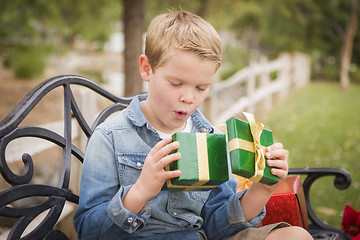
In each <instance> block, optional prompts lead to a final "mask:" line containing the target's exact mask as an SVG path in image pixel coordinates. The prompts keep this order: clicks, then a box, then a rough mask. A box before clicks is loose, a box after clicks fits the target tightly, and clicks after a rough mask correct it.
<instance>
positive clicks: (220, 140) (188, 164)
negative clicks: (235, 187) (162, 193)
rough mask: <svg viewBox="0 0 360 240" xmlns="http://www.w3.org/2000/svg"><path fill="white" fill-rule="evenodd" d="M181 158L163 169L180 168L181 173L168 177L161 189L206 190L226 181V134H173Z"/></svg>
mask: <svg viewBox="0 0 360 240" xmlns="http://www.w3.org/2000/svg"><path fill="white" fill-rule="evenodd" d="M173 141H178V142H179V143H180V147H179V148H178V149H177V150H176V151H175V152H180V153H181V159H179V160H178V161H174V162H172V163H170V164H169V165H168V166H166V167H165V170H167V171H169V170H171V171H173V170H176V169H179V170H181V176H180V177H177V178H172V179H169V180H167V182H166V183H165V185H164V187H163V190H170V191H206V190H210V189H211V188H215V187H217V186H219V185H220V184H222V183H224V182H226V181H228V180H229V170H228V164H227V150H226V137H225V135H224V134H206V133H175V134H174V135H173Z"/></svg>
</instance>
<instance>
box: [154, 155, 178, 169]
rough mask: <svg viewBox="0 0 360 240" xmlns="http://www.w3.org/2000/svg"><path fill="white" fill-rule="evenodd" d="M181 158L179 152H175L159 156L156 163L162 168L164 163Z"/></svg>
mask: <svg viewBox="0 0 360 240" xmlns="http://www.w3.org/2000/svg"><path fill="white" fill-rule="evenodd" d="M180 158H181V153H179V152H176V153H173V154H170V155H167V156H165V157H163V158H161V159H160V160H159V161H158V162H157V164H158V166H159V168H164V167H165V166H166V165H168V164H169V163H171V162H173V161H177V160H179V159H180Z"/></svg>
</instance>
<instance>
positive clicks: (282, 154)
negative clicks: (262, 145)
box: [265, 148, 286, 160]
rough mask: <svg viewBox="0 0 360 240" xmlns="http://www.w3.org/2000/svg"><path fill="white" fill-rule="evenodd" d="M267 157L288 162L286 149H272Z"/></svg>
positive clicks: (266, 154)
mask: <svg viewBox="0 0 360 240" xmlns="http://www.w3.org/2000/svg"><path fill="white" fill-rule="evenodd" d="M265 157H266V158H267V159H280V160H286V151H285V150H284V149H282V148H281V149H271V151H268V152H266V153H265Z"/></svg>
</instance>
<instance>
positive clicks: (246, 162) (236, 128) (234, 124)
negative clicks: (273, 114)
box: [226, 113, 279, 185]
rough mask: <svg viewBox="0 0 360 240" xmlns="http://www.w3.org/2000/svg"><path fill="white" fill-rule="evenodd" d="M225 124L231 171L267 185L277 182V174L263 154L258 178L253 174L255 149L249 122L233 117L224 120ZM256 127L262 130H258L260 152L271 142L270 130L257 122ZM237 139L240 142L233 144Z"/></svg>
mask: <svg viewBox="0 0 360 240" xmlns="http://www.w3.org/2000/svg"><path fill="white" fill-rule="evenodd" d="M244 114H247V113H244ZM249 115H251V114H249ZM251 117H252V115H251ZM253 121H255V120H253ZM226 126H227V135H228V141H229V152H230V163H231V171H232V173H234V174H238V175H240V176H243V177H245V178H249V179H250V180H252V181H254V182H260V183H264V184H267V185H273V184H275V183H277V182H278V181H279V179H278V177H277V176H274V175H273V174H272V173H271V172H270V171H271V168H272V167H269V166H268V165H267V164H266V160H267V159H266V157H265V156H264V159H265V166H264V167H265V168H264V169H263V172H262V173H261V174H260V176H257V177H258V178H256V177H255V176H254V175H255V171H256V169H255V168H256V167H255V164H256V163H255V151H256V150H254V149H255V147H254V138H253V134H252V131H251V129H250V124H249V123H248V122H245V121H242V120H240V119H237V118H234V117H233V118H230V119H229V120H227V121H226ZM257 127H259V128H261V129H260V130H262V131H259V134H261V135H260V144H259V146H260V145H261V147H260V149H261V151H262V152H264V150H263V149H264V148H265V147H267V146H270V145H272V144H273V137H272V131H270V130H267V129H262V128H263V125H262V124H261V123H257ZM239 139H240V141H241V143H236V144H235V145H234V144H233V143H234V142H236V141H237V140H239ZM243 140H245V141H243ZM250 143H251V144H250ZM247 145H250V147H247ZM251 145H252V147H251ZM244 146H245V147H244ZM250 148H253V149H250ZM254 177H255V178H254Z"/></svg>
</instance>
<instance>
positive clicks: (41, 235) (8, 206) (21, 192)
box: [0, 75, 131, 239]
mask: <svg viewBox="0 0 360 240" xmlns="http://www.w3.org/2000/svg"><path fill="white" fill-rule="evenodd" d="M71 85H80V86H83V87H85V88H88V89H90V90H92V91H94V92H96V93H97V94H99V95H101V96H103V97H104V98H107V99H109V100H110V101H112V102H113V103H114V104H113V105H111V106H109V107H108V108H106V109H105V110H103V111H102V112H101V113H100V114H99V115H98V116H97V118H96V120H95V122H94V123H93V125H92V127H90V125H89V124H88V123H87V122H86V120H85V118H84V117H83V114H82V112H81V110H80V109H79V107H78V105H77V102H76V100H75V98H74V95H73V92H72V89H71ZM57 87H63V89H64V136H61V135H59V134H57V133H55V132H54V131H51V130H49V129H45V128H42V127H36V126H25V127H19V124H20V123H21V122H22V121H23V120H24V118H25V117H26V116H27V115H28V114H29V113H30V112H31V111H32V109H33V108H34V107H35V106H36V105H37V104H38V102H39V101H40V100H41V99H42V98H43V97H44V96H45V95H47V94H48V93H49V92H51V91H52V90H53V89H55V88H57ZM130 101H131V98H119V97H117V96H115V95H113V94H111V93H109V92H107V91H106V90H104V89H103V88H101V87H100V86H98V85H96V84H95V83H93V82H91V81H89V80H87V79H85V78H82V77H79V76H72V75H67V76H59V77H55V78H52V79H49V80H47V81H44V82H42V83H41V84H39V85H38V86H37V87H35V88H34V89H33V90H32V91H31V92H30V93H29V94H28V95H26V96H25V98H24V99H23V100H22V101H21V102H20V103H19V104H18V105H17V106H16V107H15V108H14V110H13V111H12V112H11V113H10V114H9V115H8V116H7V117H6V118H5V119H4V120H3V121H2V122H1V123H0V173H1V175H2V177H3V178H4V180H5V181H6V182H7V183H8V184H10V185H11V187H9V188H8V189H6V190H4V191H2V192H0V215H1V216H4V217H9V218H15V219H17V221H16V223H15V224H14V225H13V226H12V228H11V230H10V232H9V234H8V239H68V238H67V236H66V235H65V234H64V233H62V232H61V231H59V230H54V229H53V228H54V225H55V224H56V222H57V221H58V219H59V217H60V214H61V212H62V210H63V207H64V204H65V202H66V201H69V202H73V203H78V198H79V197H78V196H77V195H76V194H74V193H72V192H71V191H70V190H69V181H70V165H71V156H75V157H76V159H78V160H79V161H80V162H82V161H83V159H84V153H83V152H82V151H81V150H79V149H78V148H77V147H76V146H75V145H73V144H72V139H71V121H72V118H73V117H74V118H75V119H76V121H77V122H78V124H79V126H80V127H81V129H82V131H83V132H84V133H85V135H86V136H87V137H90V136H91V134H92V132H93V130H94V128H95V127H96V126H97V125H98V124H100V123H101V122H102V121H104V120H105V119H106V118H107V117H108V116H109V115H110V114H112V113H113V112H115V111H119V110H122V109H124V108H125V107H126V106H127V105H128V103H129V102H130ZM23 137H35V138H41V139H44V140H47V141H50V142H52V143H53V144H55V145H57V146H59V147H61V148H62V149H63V157H62V160H61V161H62V163H61V173H60V181H59V185H58V187H54V186H47V185H41V184H31V183H29V182H30V181H31V180H32V179H33V175H34V161H33V159H32V157H31V156H30V155H29V154H27V153H23V155H22V161H23V164H24V171H23V172H22V173H21V174H16V173H14V172H13V171H12V170H11V168H10V167H9V165H8V162H7V161H6V154H5V150H6V148H7V146H8V144H9V143H10V142H11V141H13V140H14V139H18V138H23ZM30 197H43V198H45V199H46V200H44V201H42V202H41V203H39V204H37V205H36V206H29V207H22V208H20V207H15V206H14V205H13V203H14V202H16V201H18V200H21V199H26V198H30ZM46 212H47V213H46ZM41 213H46V216H45V218H44V219H43V220H42V221H41V222H40V223H39V225H38V226H37V227H36V228H34V229H33V230H32V231H31V232H30V233H28V234H26V235H25V236H22V235H23V234H24V231H25V229H26V228H27V227H28V225H29V224H30V223H31V222H32V221H33V220H34V219H35V218H36V217H37V216H38V215H39V214H41Z"/></svg>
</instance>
